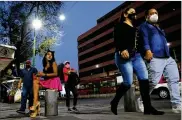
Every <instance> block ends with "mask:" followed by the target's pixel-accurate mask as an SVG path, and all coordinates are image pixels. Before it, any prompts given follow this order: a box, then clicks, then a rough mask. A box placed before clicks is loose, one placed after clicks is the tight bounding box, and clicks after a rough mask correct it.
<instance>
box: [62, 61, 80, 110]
mask: <svg viewBox="0 0 182 120" xmlns="http://www.w3.org/2000/svg"><path fill="white" fill-rule="evenodd" d="M64 65H65V67H64V68H63V73H64V82H65V90H66V106H67V107H68V112H70V111H72V110H73V111H75V112H78V109H77V108H76V105H77V96H78V93H77V88H76V85H77V84H78V81H79V77H78V75H77V74H76V71H75V70H74V69H73V68H71V67H70V62H68V61H65V62H64ZM70 92H72V93H73V96H74V99H73V109H72V110H71V109H70Z"/></svg>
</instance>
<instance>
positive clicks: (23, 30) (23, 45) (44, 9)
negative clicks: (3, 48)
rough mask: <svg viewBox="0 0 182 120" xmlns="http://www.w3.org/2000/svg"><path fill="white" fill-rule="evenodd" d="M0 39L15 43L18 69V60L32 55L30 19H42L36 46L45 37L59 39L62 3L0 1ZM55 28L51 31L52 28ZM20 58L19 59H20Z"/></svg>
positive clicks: (21, 60)
mask: <svg viewBox="0 0 182 120" xmlns="http://www.w3.org/2000/svg"><path fill="white" fill-rule="evenodd" d="M0 4H1V5H0V39H2V41H3V42H4V43H5V42H6V43H7V44H10V45H15V46H16V47H17V50H16V52H15V58H16V65H17V68H18V69H19V66H20V62H23V61H25V60H26V59H28V58H30V57H31V56H32V41H33V30H32V28H31V22H32V19H34V18H35V17H38V18H41V19H42V21H44V28H43V29H42V30H41V31H39V32H38V34H39V35H38V36H37V39H38V40H39V41H38V46H40V44H41V42H42V41H45V37H47V38H50V39H56V40H55V41H58V39H60V37H59V35H58V34H59V32H60V31H61V30H60V27H58V26H60V23H58V22H57V21H58V20H57V19H58V13H59V12H60V8H61V7H62V5H63V2H61V1H55V2H53V1H46V2H42V1H27V2H25V1H23V2H22V1H20V2H12V1H11V2H8V1H6V2H3V1H2V2H0ZM53 28H54V29H56V30H55V31H56V32H57V33H55V32H54V31H51V30H52V29H53ZM54 36H56V37H57V38H55V37H54ZM20 58H21V59H20Z"/></svg>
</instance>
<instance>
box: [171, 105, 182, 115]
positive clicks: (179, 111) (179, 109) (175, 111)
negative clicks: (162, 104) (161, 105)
mask: <svg viewBox="0 0 182 120" xmlns="http://www.w3.org/2000/svg"><path fill="white" fill-rule="evenodd" d="M172 111H173V112H174V113H181V105H176V106H173V107H172Z"/></svg>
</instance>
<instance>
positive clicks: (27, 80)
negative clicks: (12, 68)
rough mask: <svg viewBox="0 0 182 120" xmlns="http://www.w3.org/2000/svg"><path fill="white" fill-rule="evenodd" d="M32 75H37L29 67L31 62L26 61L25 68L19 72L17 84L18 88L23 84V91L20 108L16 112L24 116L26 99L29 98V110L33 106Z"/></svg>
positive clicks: (33, 69)
mask: <svg viewBox="0 0 182 120" xmlns="http://www.w3.org/2000/svg"><path fill="white" fill-rule="evenodd" d="M33 74H37V69H36V68H34V67H31V61H30V60H27V61H26V67H25V69H23V70H22V71H21V72H20V77H21V78H22V79H23V80H22V79H21V80H20V81H19V83H18V88H19V89H20V88H21V83H22V82H23V89H22V95H21V107H20V109H19V110H17V112H18V113H22V114H25V109H26V103H27V97H29V108H30V107H31V106H32V105H33Z"/></svg>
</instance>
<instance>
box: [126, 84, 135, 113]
mask: <svg viewBox="0 0 182 120" xmlns="http://www.w3.org/2000/svg"><path fill="white" fill-rule="evenodd" d="M124 110H125V112H137V111H138V108H137V105H136V100H135V86H134V85H133V84H132V86H131V88H130V89H129V90H128V91H127V92H126V94H125V96H124Z"/></svg>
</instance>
